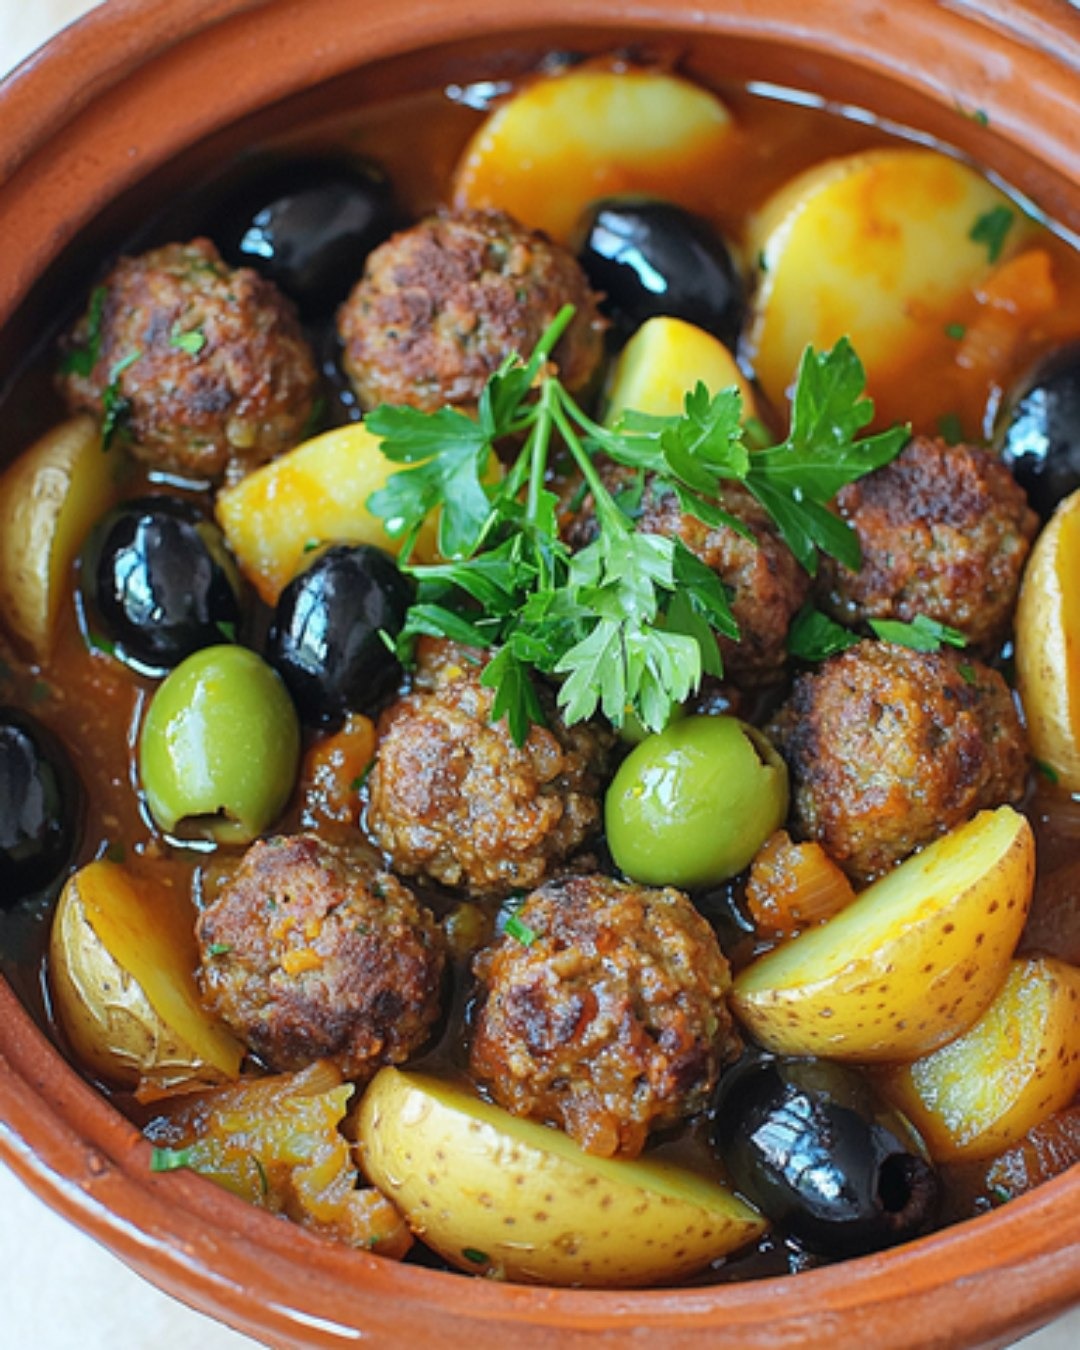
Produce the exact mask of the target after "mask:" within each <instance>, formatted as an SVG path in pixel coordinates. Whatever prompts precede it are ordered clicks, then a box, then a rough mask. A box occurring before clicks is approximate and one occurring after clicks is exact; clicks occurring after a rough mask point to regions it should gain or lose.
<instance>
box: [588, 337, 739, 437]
mask: <svg viewBox="0 0 1080 1350" xmlns="http://www.w3.org/2000/svg"><path fill="white" fill-rule="evenodd" d="M699 380H700V381H701V382H702V383H703V384H704V385H705V386H706V388H707V389H708V391H709V393H710V394H718V393H719V392H720V390H721V389H730V388H731V387H732V386H734V387H735V388H736V389H738V391H739V393H740V394H741V395H742V399H743V414H744V416H745V417H752V416H754V414H755V411H756V410H755V407H754V395H753V393H752V392H751V389H750V386H749V385H748V384H747V382H746V380H745V379H744V377H743V373H742V371H741V370H740V369H739V367H738V366H737V365H736V364H735V358H734V357H733V356H732V354H731V353H730V352H729V351H728V349H727V348H726V347H725V346H724V344H723V343H722V342H721V341H720V339H719V338H716V337H713V335H712V334H711V333H706V332H705V330H704V329H703V328H698V327H696V326H695V325H694V324H692V323H687V322H686V321H685V320H684V319H674V318H671V317H669V316H667V315H658V316H657V317H656V318H653V319H647V320H646V321H645V322H644V323H643V324H642V325H641V327H640V328H639V329H638V330H637V332H636V333H635V334H634V336H633V337H632V338H631V339H630V341H629V342H628V343H627V344H626V346H625V347H624V348H623V349H622V351H621V352H620V353H619V359H618V361H616V363H615V369H614V371H613V373H612V378H611V385H610V388H609V390H608V395H607V399H606V405H607V406H606V411H605V414H604V421H605V422H606V423H607V425H608V426H613V425H614V423H615V421H616V420H617V419H618V417H619V414H620V413H623V412H625V411H626V409H627V408H633V409H635V410H636V411H637V412H643V413H652V414H653V415H654V416H656V417H677V416H679V415H680V414H681V413H682V411H683V405H684V403H685V400H686V395H687V393H688V391H689V390H691V389H693V388H694V386H695V385H696V384H697V383H698V381H699Z"/></svg>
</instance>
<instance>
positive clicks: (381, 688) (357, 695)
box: [266, 544, 412, 726]
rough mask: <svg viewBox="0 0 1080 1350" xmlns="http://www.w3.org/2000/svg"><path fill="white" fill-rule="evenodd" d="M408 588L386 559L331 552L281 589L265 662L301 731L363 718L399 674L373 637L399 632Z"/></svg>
mask: <svg viewBox="0 0 1080 1350" xmlns="http://www.w3.org/2000/svg"><path fill="white" fill-rule="evenodd" d="M411 602H412V586H411V584H410V582H409V581H408V580H407V579H406V578H405V577H404V576H403V575H402V574H401V572H399V571H398V568H397V565H396V563H395V562H394V560H393V558H391V557H390V555H389V554H388V553H384V552H383V551H382V549H379V548H374V547H372V546H371V545H370V544H333V545H331V546H330V547H329V548H326V549H324V550H323V551H322V552H320V553H317V554H315V555H314V558H313V561H312V562H311V563H310V565H309V566H308V567H306V568H305V569H304V571H302V572H301V573H299V575H297V576H295V577H293V579H292V581H290V582H289V584H288V585H287V586H286V587H285V589H284V590H283V591H282V592H281V595H280V597H279V598H278V602H277V607H276V609H275V610H274V618H273V622H272V623H271V625H270V632H269V634H268V636H267V646H266V656H267V659H268V660H269V661H270V664H271V665H272V666H274V667H275V668H276V670H277V671H278V673H279V674H280V675H281V677H282V679H283V680H284V681H285V683H286V684H287V685H288V687H289V691H290V693H291V694H292V696H293V699H294V700H295V702H296V706H297V708H298V710H299V712H300V717H301V719H302V720H303V721H304V722H306V723H307V724H308V725H309V726H333V725H336V724H337V723H339V722H341V721H342V720H343V719H344V717H345V716H346V714H347V713H350V712H368V711H370V710H371V709H372V708H373V707H374V706H375V705H376V704H377V703H378V702H379V700H380V699H381V698H382V697H383V696H384V695H385V694H386V693H388V692H389V691H390V689H392V688H393V686H394V684H395V683H396V681H397V680H398V678H399V677H400V674H401V667H400V666H399V665H398V662H397V660H396V658H395V657H394V655H393V653H392V652H391V651H390V649H389V648H388V647H387V645H386V643H385V642H384V640H383V638H382V636H381V634H382V633H386V634H388V635H390V636H394V635H396V634H397V633H398V632H400V631H401V626H402V624H403V623H404V622H405V613H406V611H407V610H408V608H409V605H410V604H411Z"/></svg>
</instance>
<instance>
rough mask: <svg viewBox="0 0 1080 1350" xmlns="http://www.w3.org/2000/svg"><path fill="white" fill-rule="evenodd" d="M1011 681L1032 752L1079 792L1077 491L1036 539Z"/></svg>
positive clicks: (1079, 516)
mask: <svg viewBox="0 0 1080 1350" xmlns="http://www.w3.org/2000/svg"><path fill="white" fill-rule="evenodd" d="M1016 683H1017V688H1018V690H1019V693H1020V701H1021V703H1022V704H1023V706H1024V715H1025V717H1026V718H1027V725H1028V737H1029V739H1030V742H1031V750H1032V754H1033V755H1034V756H1035V758H1036V759H1037V760H1039V761H1040V762H1041V763H1043V764H1045V765H1047V766H1048V767H1049V768H1050V769H1051V770H1052V772H1053V773H1054V775H1055V776H1056V777H1057V779H1058V781H1059V782H1060V783H1061V785H1062V786H1063V787H1065V788H1067V789H1068V790H1069V791H1070V792H1077V791H1080V492H1074V493H1073V494H1072V496H1071V497H1066V498H1065V500H1064V501H1063V502H1062V503H1061V504H1060V505H1059V506H1058V508H1057V510H1056V511H1055V512H1054V514H1053V515H1052V516H1051V518H1050V521H1049V523H1048V524H1047V525H1046V528H1045V529H1044V530H1043V531H1042V533H1041V534H1040V535H1039V537H1038V538H1037V539H1036V540H1035V546H1034V548H1033V549H1032V551H1031V557H1030V558H1029V559H1028V565H1027V569H1026V570H1025V572H1024V579H1023V582H1022V584H1021V587H1020V598H1019V600H1018V601H1017V606H1016Z"/></svg>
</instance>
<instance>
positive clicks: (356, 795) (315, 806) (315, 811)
mask: <svg viewBox="0 0 1080 1350" xmlns="http://www.w3.org/2000/svg"><path fill="white" fill-rule="evenodd" d="M374 758H375V724H374V723H373V722H372V720H371V718H370V717H364V716H362V715H361V714H359V713H352V714H350V716H349V717H347V718H346V719H345V723H344V725H343V726H342V728H341V730H340V731H337V732H335V733H334V734H333V735H331V736H326V737H324V738H323V739H322V740H320V741H318V742H317V743H316V744H315V745H313V746H312V748H311V749H310V750H309V751H308V753H307V755H306V757H305V759H304V770H303V777H302V782H303V794H304V824H305V825H306V826H308V827H309V828H314V827H317V826H318V825H320V824H323V823H329V824H334V825H355V824H356V821H357V817H358V816H359V814H360V789H361V787H362V786H363V782H364V779H365V777H366V776H367V772H368V770H369V769H370V767H371V762H372V760H373V759H374Z"/></svg>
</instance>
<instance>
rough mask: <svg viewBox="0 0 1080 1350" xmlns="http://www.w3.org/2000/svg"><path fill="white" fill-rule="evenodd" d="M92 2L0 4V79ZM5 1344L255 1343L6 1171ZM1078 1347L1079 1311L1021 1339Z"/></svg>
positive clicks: (2, 1181)
mask: <svg viewBox="0 0 1080 1350" xmlns="http://www.w3.org/2000/svg"><path fill="white" fill-rule="evenodd" d="M93 4H94V0H0V73H2V72H3V71H4V70H6V69H9V68H10V67H11V66H13V65H15V64H16V63H17V62H18V61H20V60H22V58H23V57H24V56H26V55H27V54H28V53H29V52H31V51H32V50H33V49H34V48H35V47H36V46H38V45H39V43H41V42H43V41H44V40H45V39H46V38H47V37H48V36H49V35H50V33H52V32H54V31H55V30H56V29H58V28H59V27H61V25H63V24H64V23H67V22H69V21H70V20H71V19H74V18H76V17H77V16H78V15H79V14H82V13H83V12H84V11H86V10H88V9H91V8H92V7H93ZM0 1289H2V1290H3V1298H2V1310H0V1325H2V1327H3V1331H2V1332H0V1343H2V1344H3V1345H4V1346H10V1347H11V1350H146V1348H147V1347H151V1346H152V1347H153V1348H154V1350H244V1347H251V1346H253V1345H254V1344H255V1343H254V1342H253V1341H251V1340H250V1339H249V1338H248V1337H246V1336H241V1335H238V1334H237V1333H236V1332H233V1331H230V1330H229V1329H228V1328H226V1327H223V1326H222V1325H221V1324H220V1323H218V1322H215V1321H212V1320H211V1319H209V1318H206V1317H203V1316H202V1315H201V1314H199V1313H195V1312H192V1311H191V1310H190V1309H188V1308H186V1307H184V1306H183V1305H182V1304H179V1303H177V1302H175V1300H173V1299H171V1298H169V1297H168V1296H167V1295H165V1294H162V1293H159V1292H158V1291H157V1290H156V1289H154V1288H153V1287H152V1286H150V1285H149V1284H147V1283H146V1282H145V1281H143V1280H142V1279H140V1278H139V1277H138V1276H137V1275H134V1274H132V1272H131V1271H129V1270H128V1269H127V1267H126V1266H124V1265H123V1264H122V1263H121V1262H120V1261H118V1260H117V1259H116V1258H115V1257H113V1256H112V1255H111V1254H110V1253H108V1252H106V1251H105V1250H104V1249H103V1248H101V1247H99V1246H98V1245H97V1243H96V1242H94V1241H93V1240H92V1239H90V1238H88V1237H86V1236H85V1235H84V1234H83V1233H81V1232H79V1231H78V1230H76V1229H75V1228H72V1227H71V1226H70V1225H69V1224H68V1223H66V1222H65V1221H63V1220H62V1219H60V1218H58V1217H57V1216H56V1215H55V1214H53V1213H52V1211H51V1210H49V1209H48V1208H46V1206H45V1205H43V1204H41V1203H40V1202H39V1201H38V1200H37V1199H36V1198H35V1197H34V1196H33V1195H31V1194H30V1193H29V1192H28V1191H27V1190H26V1188H25V1187H24V1186H23V1185H22V1184H21V1183H20V1182H19V1181H18V1180H16V1178H15V1177H14V1176H13V1175H12V1174H11V1173H10V1172H9V1171H8V1170H7V1169H6V1168H4V1167H3V1166H2V1165H0ZM1022 1344H1023V1347H1024V1350H1076V1347H1077V1346H1080V1308H1078V1309H1077V1310H1076V1311H1075V1312H1073V1313H1071V1314H1070V1315H1069V1316H1068V1317H1066V1318H1063V1319H1062V1320H1061V1321H1059V1322H1057V1323H1055V1324H1054V1325H1053V1326H1052V1327H1047V1328H1046V1329H1045V1330H1043V1331H1040V1332H1038V1333H1036V1334H1035V1335H1034V1336H1031V1337H1028V1338H1026V1339H1025V1340H1024V1341H1023V1343H1022Z"/></svg>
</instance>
